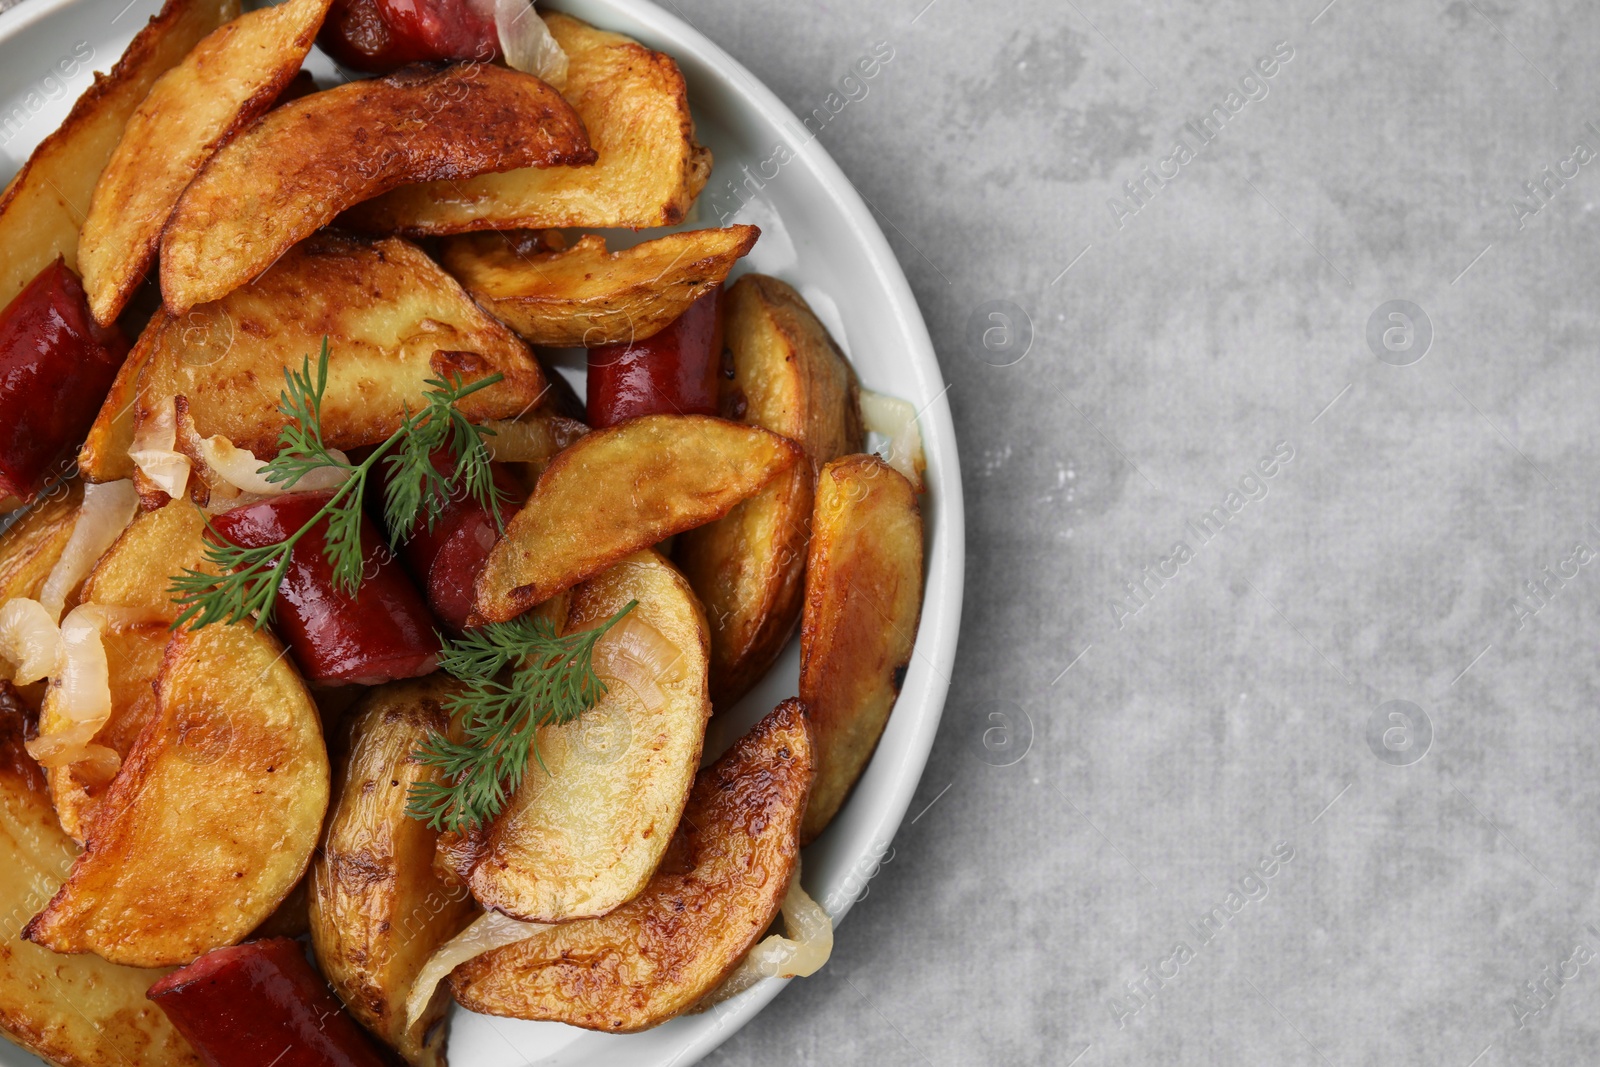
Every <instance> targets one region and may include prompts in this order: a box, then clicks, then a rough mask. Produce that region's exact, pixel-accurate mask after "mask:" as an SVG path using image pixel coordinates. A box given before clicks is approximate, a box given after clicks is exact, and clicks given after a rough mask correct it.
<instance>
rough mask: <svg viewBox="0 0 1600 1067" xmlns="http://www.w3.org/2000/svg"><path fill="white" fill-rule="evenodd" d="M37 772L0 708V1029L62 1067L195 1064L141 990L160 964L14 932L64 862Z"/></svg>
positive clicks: (69, 850)
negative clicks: (56, 947) (61, 951)
mask: <svg viewBox="0 0 1600 1067" xmlns="http://www.w3.org/2000/svg"><path fill="white" fill-rule="evenodd" d="M44 788H45V784H44V777H43V775H42V774H41V773H40V771H39V768H38V766H37V765H36V764H35V763H34V762H33V760H32V759H30V758H29V757H28V754H27V752H26V751H25V750H24V749H23V739H22V718H21V716H19V715H16V714H3V715H0V908H3V909H4V912H5V916H6V921H5V924H4V930H3V931H0V936H3V940H0V1030H3V1031H4V1032H5V1035H6V1036H7V1037H9V1038H10V1039H11V1040H12V1041H15V1042H16V1043H17V1044H18V1045H21V1046H22V1047H23V1048H25V1049H27V1050H28V1051H29V1052H31V1053H33V1054H34V1055H36V1056H39V1057H41V1058H43V1059H46V1060H49V1061H50V1062H52V1063H58V1064H63V1065H65V1067H126V1065H127V1064H129V1063H138V1064H142V1065H149V1067H180V1065H182V1067H198V1065H199V1063H200V1059H199V1057H198V1056H196V1055H195V1053H194V1050H193V1049H191V1048H190V1047H189V1043H188V1042H187V1041H185V1040H184V1039H183V1038H182V1037H181V1036H180V1035H179V1034H178V1032H177V1031H176V1030H174V1029H173V1028H172V1024H171V1023H169V1022H168V1021H167V1017H166V1015H164V1014H163V1013H162V1011H161V1009H160V1008H158V1007H156V1006H155V1005H154V1004H152V1003H150V1002H149V1001H148V1000H146V999H145V990H147V989H148V988H149V987H150V984H151V983H152V982H154V981H155V980H156V979H157V978H160V977H161V975H162V974H163V973H165V972H163V971H149V970H140V969H136V968H133V967H122V966H118V965H117V964H114V963H107V962H106V961H105V960H102V959H100V958H99V957H98V956H89V955H82V956H58V955H56V954H55V953H53V952H51V951H50V950H48V949H45V948H41V947H40V946H38V945H35V944H30V943H29V942H27V941H24V940H23V939H22V938H21V937H20V936H19V935H18V934H17V933H16V931H17V930H18V929H19V928H20V926H21V925H22V922H23V920H24V919H25V918H26V917H27V916H28V915H29V914H31V913H32V912H33V911H34V909H36V908H38V907H39V906H40V905H41V904H43V903H44V902H45V900H47V899H48V898H49V896H50V894H51V893H53V892H54V891H55V888H56V886H57V885H59V884H60V882H61V879H62V878H63V877H65V876H66V874H67V872H68V871H69V870H70V869H71V867H72V861H73V857H74V855H76V853H77V846H76V845H75V844H74V843H73V842H72V840H71V839H70V838H68V837H67V835H66V834H64V833H62V832H61V828H60V827H59V826H58V825H57V824H56V817H55V814H54V813H53V812H52V811H51V810H50V802H49V800H48V799H47V798H46V797H45V793H44Z"/></svg>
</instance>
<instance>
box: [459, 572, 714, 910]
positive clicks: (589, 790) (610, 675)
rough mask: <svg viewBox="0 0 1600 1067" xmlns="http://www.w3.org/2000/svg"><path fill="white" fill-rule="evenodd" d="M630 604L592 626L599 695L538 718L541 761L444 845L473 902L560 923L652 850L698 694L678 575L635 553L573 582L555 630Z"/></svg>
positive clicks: (596, 902)
mask: <svg viewBox="0 0 1600 1067" xmlns="http://www.w3.org/2000/svg"><path fill="white" fill-rule="evenodd" d="M632 601H637V606H635V607H634V608H633V610H632V611H630V612H628V613H627V614H626V615H625V616H624V617H623V618H622V621H621V622H620V623H618V624H617V625H615V626H613V627H612V628H611V629H610V630H609V631H607V633H606V634H605V636H603V637H601V638H600V639H599V641H598V642H597V643H596V644H595V648H594V660H593V662H594V671H595V673H596V674H597V675H598V676H599V677H600V679H601V680H602V681H603V682H604V683H605V685H606V694H605V696H604V698H603V699H601V701H600V702H599V703H598V704H596V705H595V707H594V708H593V709H592V710H590V711H589V712H587V713H586V714H584V715H583V717H582V718H580V719H577V720H575V721H573V722H568V723H564V724H561V725H550V726H546V727H544V728H542V729H540V730H539V732H538V734H537V735H536V739H535V742H534V747H535V750H536V751H537V753H538V759H539V764H540V766H539V767H537V768H534V769H533V770H531V771H530V772H529V773H528V774H527V775H526V776H524V777H523V779H522V785H521V787H520V788H519V789H518V790H517V792H516V795H515V796H514V797H512V799H511V801H510V802H509V803H508V804H507V805H506V807H505V808H504V809H503V810H502V811H501V812H500V814H499V816H498V817H497V818H496V819H495V820H494V821H493V822H492V823H490V824H489V825H488V826H486V827H484V828H483V829H482V830H481V831H478V832H475V833H472V834H469V835H468V836H467V840H466V841H465V842H463V845H464V847H460V848H454V849H452V846H451V843H449V842H447V843H446V845H445V847H446V849H451V851H450V854H449V856H448V862H450V863H451V864H452V865H453V866H454V869H455V871H456V873H457V875H458V876H459V877H460V878H461V880H462V881H464V882H465V883H466V884H467V885H468V886H469V887H470V888H471V890H472V895H473V896H474V897H475V898H476V899H477V900H478V902H479V903H481V904H482V905H483V906H484V907H486V908H492V909H494V910H495V911H499V912H501V913H503V914H505V915H509V916H512V917H513V918H517V919H522V920H524V921H531V922H539V923H558V922H567V921H569V920H572V919H579V918H593V917H597V916H600V915H605V914H607V913H609V912H611V911H613V910H615V909H616V908H617V907H618V906H619V905H622V904H624V903H626V902H627V901H629V900H632V899H633V898H634V897H635V896H637V895H638V894H639V892H640V890H642V889H643V888H644V886H645V883H646V882H648V881H649V880H650V875H651V872H653V871H654V870H655V869H656V866H657V864H659V863H660V861H661V856H662V853H663V852H664V851H665V850H666V847H667V842H668V841H669V840H670V839H671V837H672V828H673V827H675V826H677V825H678V819H679V817H680V816H681V815H682V813H683V805H684V803H685V801H686V800H687V799H688V795H689V787H690V785H691V784H692V783H693V781H694V776H695V771H696V770H697V769H698V768H699V766H700V746H701V742H702V740H703V739H704V736H705V724H706V720H707V719H709V718H710V716H711V702H710V699H709V698H708V696H707V693H706V652H707V636H706V622H705V616H704V614H703V613H702V612H701V609H700V605H699V603H698V602H697V601H696V600H695V597H694V593H693V592H692V591H691V590H690V589H689V586H688V583H686V582H685V581H684V580H683V578H682V576H680V575H679V574H678V572H677V571H676V570H675V569H674V568H673V566H672V565H671V564H670V563H668V562H667V561H666V560H665V559H663V558H662V557H661V556H659V555H657V554H656V553H654V552H649V551H646V552H642V553H639V554H638V555H634V556H629V557H628V558H626V559H624V560H622V561H621V562H618V563H615V564H613V565H612V566H611V567H610V568H608V569H607V570H606V571H604V572H603V573H601V574H600V575H598V576H597V577H594V578H591V579H590V580H589V581H587V582H584V583H583V584H582V585H579V586H578V587H577V588H576V589H575V590H573V594H572V605H571V609H570V615H569V618H568V622H567V627H566V628H567V630H568V631H569V632H571V631H578V630H585V629H588V628H589V627H591V626H593V625H594V624H595V623H598V622H600V621H602V620H604V619H607V618H609V617H611V616H613V615H615V614H617V613H618V612H619V611H621V610H622V609H624V608H626V606H627V605H628V604H629V603H630V602H632Z"/></svg>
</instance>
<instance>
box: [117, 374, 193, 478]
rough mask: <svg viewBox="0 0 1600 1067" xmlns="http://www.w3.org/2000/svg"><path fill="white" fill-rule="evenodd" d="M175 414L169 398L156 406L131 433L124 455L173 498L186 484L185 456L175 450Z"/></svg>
mask: <svg viewBox="0 0 1600 1067" xmlns="http://www.w3.org/2000/svg"><path fill="white" fill-rule="evenodd" d="M177 444H178V413H177V407H176V404H175V402H174V400H173V398H172V397H170V396H169V397H167V398H166V399H165V400H162V401H161V402H160V403H158V404H157V405H156V411H155V415H154V416H153V417H152V418H151V419H150V421H149V422H146V423H144V424H143V425H141V426H140V427H139V431H138V432H137V433H136V434H134V435H133V447H131V448H130V449H128V458H129V459H131V460H133V464H134V466H136V467H138V468H139V472H140V473H141V474H143V475H144V476H145V477H146V478H148V479H150V481H151V482H152V483H154V484H155V485H156V486H157V487H158V488H160V489H161V491H162V492H164V493H166V494H167V495H168V496H170V497H172V498H173V499H174V500H176V499H178V498H179V497H181V496H182V495H183V493H184V490H185V489H187V488H188V487H189V457H188V456H185V455H184V454H183V453H182V452H179V451H178V450H177Z"/></svg>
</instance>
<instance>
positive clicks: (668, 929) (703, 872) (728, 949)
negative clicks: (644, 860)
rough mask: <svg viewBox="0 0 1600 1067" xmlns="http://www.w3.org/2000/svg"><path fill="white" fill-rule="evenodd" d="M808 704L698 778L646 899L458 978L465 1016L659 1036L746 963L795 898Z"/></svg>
mask: <svg viewBox="0 0 1600 1067" xmlns="http://www.w3.org/2000/svg"><path fill="white" fill-rule="evenodd" d="M811 764H812V752H811V738H810V733H809V730H808V728H807V725H806V715H805V709H804V707H803V705H802V704H801V703H800V702H799V701H798V700H787V701H785V702H784V703H782V704H780V705H779V706H778V708H777V710H775V711H774V712H772V714H770V715H768V716H767V717H766V718H765V719H763V720H761V722H760V723H759V724H757V726H756V728H755V729H754V730H752V731H751V732H750V733H749V734H747V735H746V736H745V737H744V738H742V739H741V740H740V741H739V742H738V743H737V744H735V745H734V746H733V748H731V749H730V750H729V751H728V752H727V754H725V755H724V756H723V757H722V758H721V759H719V760H717V761H716V762H715V763H714V764H712V765H711V766H710V767H707V768H706V769H705V770H703V771H701V772H700V774H699V776H698V777H697V778H696V779H695V783H694V789H693V791H692V792H691V793H690V795H689V804H688V807H687V808H685V810H684V815H683V821H682V822H681V823H679V824H678V832H677V833H676V834H675V835H674V836H673V839H672V843H671V844H670V845H669V846H668V848H667V852H666V855H665V856H664V857H663V858H662V861H661V865H660V867H658V868H657V869H656V873H655V875H654V877H652V878H651V879H650V882H649V884H648V885H647V886H646V887H645V890H644V892H642V893H640V894H639V895H638V896H637V897H635V898H634V899H633V900H631V901H629V902H628V903H627V904H624V905H623V906H622V907H620V908H618V909H617V910H616V911H614V912H612V913H611V914H610V915H607V916H606V917H604V918H602V919H584V920H579V921H577V922H570V923H562V924H561V925H559V926H554V927H550V928H548V929H544V930H540V931H538V932H536V933H534V934H533V935H532V936H531V937H529V938H527V939H526V940H523V941H519V942H517V943H516V944H513V945H508V946H506V947H504V948H499V949H495V950H493V951H491V952H487V953H485V954H483V955H481V956H479V957H477V958H476V959H473V960H469V961H468V962H466V963H464V964H462V965H461V966H460V967H458V968H456V970H455V972H454V973H453V974H452V975H451V977H450V988H451V991H452V992H454V993H455V997H456V1000H458V1001H460V1003H461V1006H462V1007H464V1008H467V1009H468V1010H471V1011H477V1012H484V1013H486V1014H489V1015H506V1016H510V1017H512V1018H516V1019H550V1020H555V1021H557V1022H564V1023H569V1024H571V1025H573V1026H581V1027H584V1028H585V1029H589V1030H601V1031H606V1032H609V1033H631V1032H633V1031H636V1030H644V1029H647V1028H649V1027H651V1026H655V1025H657V1024H659V1023H661V1022H664V1021H665V1020H667V1019H670V1018H672V1017H673V1016H675V1015H677V1014H679V1013H681V1012H683V1011H684V1010H686V1009H687V1008H689V1007H690V1006H692V1005H693V1004H694V1003H695V1002H696V1001H698V1000H699V999H700V998H701V997H703V996H705V995H706V994H707V993H709V992H710V991H711V990H713V989H715V988H716V987H717V986H718V985H719V984H720V983H721V982H722V980H723V979H724V978H726V977H727V976H728V974H729V973H731V972H732V971H733V970H734V968H736V967H737V966H738V965H739V961H740V960H741V959H743V958H744V955H745V954H746V953H747V952H749V951H750V948H751V946H753V945H754V944H755V943H756V941H757V940H758V939H759V938H760V937H761V935H762V934H763V933H765V932H766V930H767V927H768V926H770V925H771V923H772V920H773V918H774V917H775V916H776V915H777V914H778V908H779V906H780V904H781V903H782V901H783V897H784V894H785V892H786V891H787V890H788V886H789V877H790V874H791V872H792V871H793V869H794V864H795V858H796V856H798V854H799V842H798V832H799V827H800V818H801V812H802V811H803V810H804V808H805V803H806V795H807V791H808V789H809V787H810V784H811Z"/></svg>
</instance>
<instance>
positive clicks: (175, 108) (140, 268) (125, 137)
mask: <svg viewBox="0 0 1600 1067" xmlns="http://www.w3.org/2000/svg"><path fill="white" fill-rule="evenodd" d="M331 3H332V0H287V2H285V3H282V4H279V5H278V6H276V7H264V8H259V9H257V10H255V11H250V12H247V13H245V14H243V15H240V16H239V17H238V18H236V19H234V20H233V21H232V22H229V23H228V24H227V25H225V26H222V27H220V28H219V29H217V30H215V31H214V32H213V33H211V34H210V36H208V37H206V39H205V40H203V41H201V42H200V43H199V44H197V45H195V47H194V49H193V50H192V51H190V53H189V54H188V55H187V56H185V57H184V59H183V62H181V63H179V64H178V65H177V66H175V67H173V68H172V69H171V70H169V71H167V72H166V73H165V74H163V75H162V76H161V77H160V78H159V79H157V81H156V83H155V85H153V86H151V88H150V92H149V95H147V96H146V97H145V98H144V102H143V103H141V104H140V105H139V106H138V108H136V109H135V110H134V112H133V115H132V117H131V118H129V119H128V123H127V126H126V127H125V128H124V130H123V134H122V140H121V141H120V142H118V144H117V147H116V150H115V151H114V152H112V153H111V159H110V160H109V161H108V162H107V163H106V167H105V170H104V171H103V172H101V174H100V181H99V183H98V184H97V185H95V187H94V197H93V199H92V200H90V201H89V217H88V218H86V219H85V220H84V222H83V232H82V234H80V235H79V238H78V268H79V271H80V273H82V275H83V287H84V290H85V291H86V292H87V293H88V294H89V308H90V310H91V311H93V312H94V317H95V319H96V321H98V322H99V323H100V324H101V325H102V326H104V325H109V324H110V323H111V322H112V321H114V320H115V319H116V317H117V316H118V315H119V314H121V313H122V309H123V307H125V306H126V305H127V303H128V299H129V297H131V296H132V295H133V291H134V289H135V288H137V287H138V285H139V283H140V282H141V281H142V280H143V279H144V276H145V272H146V271H148V270H149V269H150V264H151V263H153V262H154V261H155V258H156V244H157V242H158V241H159V240H160V238H161V227H162V226H164V225H166V222H167V216H169V215H171V214H172V208H173V206H174V205H175V204H177V202H178V197H179V196H181V195H182V194H183V190H184V188H185V187H187V186H188V184H189V182H190V181H191V180H192V179H193V178H194V176H195V175H196V174H197V173H199V170H200V168H201V167H202V166H203V165H204V164H205V161H206V160H207V159H209V158H211V154H212V153H213V152H215V151H216V150H217V148H218V147H219V146H221V145H223V144H226V143H227V141H228V139H229V138H231V137H233V136H234V135H235V134H236V133H238V132H239V131H240V130H242V129H244V128H245V127H246V126H248V125H249V124H250V123H252V122H254V121H255V119H256V117H257V116H259V115H260V114H261V113H262V112H264V111H266V110H267V108H269V107H271V106H272V102H273V101H274V100H276V99H277V98H278V94H279V93H281V92H282V91H283V89H284V87H285V86H287V85H288V84H289V81H290V79H292V78H293V77H294V76H295V72H296V71H298V70H299V69H300V64H301V62H302V61H303V60H304V59H305V58H306V53H307V52H309V51H310V50H311V45H312V42H314V41H315V40H316V38H317V30H318V28H319V27H321V25H322V19H323V16H324V15H326V14H327V13H328V6H329V4H331Z"/></svg>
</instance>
